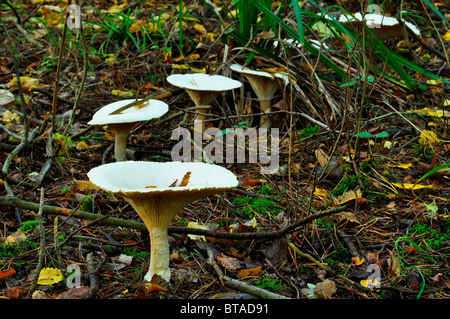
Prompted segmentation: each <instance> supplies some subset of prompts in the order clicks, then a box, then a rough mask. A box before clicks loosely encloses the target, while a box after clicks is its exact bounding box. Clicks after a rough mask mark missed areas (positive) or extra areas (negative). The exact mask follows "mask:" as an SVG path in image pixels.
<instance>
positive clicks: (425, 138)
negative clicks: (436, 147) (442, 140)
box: [419, 130, 439, 146]
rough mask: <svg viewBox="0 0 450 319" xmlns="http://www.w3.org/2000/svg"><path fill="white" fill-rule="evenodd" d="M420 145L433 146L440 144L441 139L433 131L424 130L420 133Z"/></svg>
mask: <svg viewBox="0 0 450 319" xmlns="http://www.w3.org/2000/svg"><path fill="white" fill-rule="evenodd" d="M419 143H420V144H422V145H428V146H431V145H433V144H436V143H439V139H438V137H437V135H436V133H434V132H433V131H430V130H423V131H422V132H421V133H420V139H419Z"/></svg>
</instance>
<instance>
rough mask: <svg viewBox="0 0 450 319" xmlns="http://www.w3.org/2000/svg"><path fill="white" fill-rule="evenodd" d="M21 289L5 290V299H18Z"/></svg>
mask: <svg viewBox="0 0 450 319" xmlns="http://www.w3.org/2000/svg"><path fill="white" fill-rule="evenodd" d="M19 293H20V290H19V287H12V288H10V289H5V290H3V297H4V298H8V299H17V298H19Z"/></svg>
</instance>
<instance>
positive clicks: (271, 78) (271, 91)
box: [230, 64, 288, 128]
mask: <svg viewBox="0 0 450 319" xmlns="http://www.w3.org/2000/svg"><path fill="white" fill-rule="evenodd" d="M230 69H231V70H233V71H235V72H238V73H241V74H242V75H244V76H245V78H246V79H247V81H248V82H249V83H250V86H251V87H252V89H253V91H254V92H255V94H256V96H257V97H258V99H259V105H260V108H261V112H263V113H267V112H270V109H271V107H272V98H273V97H274V95H275V93H276V92H277V91H278V89H279V88H280V82H279V81H282V82H283V83H287V81H288V78H287V76H286V75H284V74H281V73H273V74H272V73H269V72H264V71H255V70H252V69H249V68H247V67H242V66H241V65H239V64H232V65H231V66H230ZM270 122H271V121H270V117H268V116H266V115H262V116H261V121H260V127H263V128H269V127H270V124H271V123H270Z"/></svg>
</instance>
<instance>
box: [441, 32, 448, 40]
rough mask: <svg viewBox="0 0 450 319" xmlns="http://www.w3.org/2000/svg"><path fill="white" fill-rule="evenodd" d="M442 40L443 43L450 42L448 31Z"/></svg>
mask: <svg viewBox="0 0 450 319" xmlns="http://www.w3.org/2000/svg"><path fill="white" fill-rule="evenodd" d="M442 39H444V41H450V31H447V32H446V33H445V34H444V35H443V36H442Z"/></svg>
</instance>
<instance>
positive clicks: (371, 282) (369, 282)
mask: <svg viewBox="0 0 450 319" xmlns="http://www.w3.org/2000/svg"><path fill="white" fill-rule="evenodd" d="M359 283H360V284H361V286H363V287H366V288H369V289H372V288H374V287H380V284H381V283H380V282H379V281H378V280H376V279H375V278H372V279H363V280H361V281H360V282H359Z"/></svg>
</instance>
